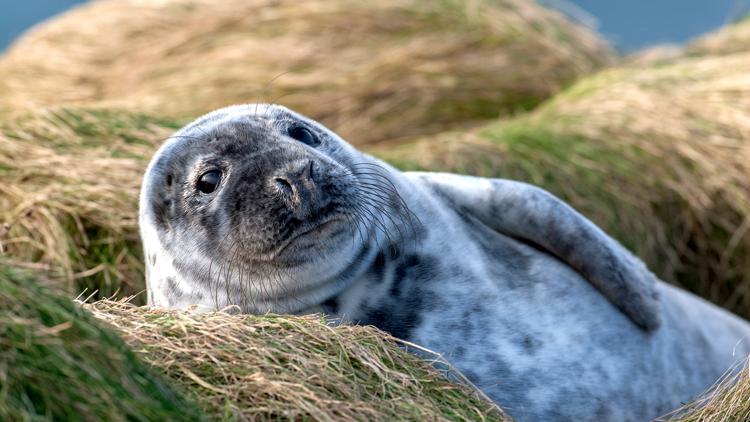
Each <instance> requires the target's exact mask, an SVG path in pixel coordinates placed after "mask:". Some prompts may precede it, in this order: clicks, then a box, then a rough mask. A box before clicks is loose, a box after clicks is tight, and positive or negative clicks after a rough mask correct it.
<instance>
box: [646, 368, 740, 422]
mask: <svg viewBox="0 0 750 422" xmlns="http://www.w3.org/2000/svg"><path fill="white" fill-rule="evenodd" d="M748 398H750V366H748V362H747V361H746V362H745V364H744V365H742V368H734V370H733V371H730V372H728V373H727V374H726V375H725V376H724V377H722V378H721V379H720V380H718V381H717V382H716V384H715V385H714V386H713V387H712V388H711V389H709V391H708V392H706V393H705V394H704V395H703V396H702V397H701V398H699V399H698V400H695V401H694V402H693V403H690V404H688V405H686V406H684V407H683V408H681V409H677V410H675V411H674V412H672V413H670V414H669V415H666V416H665V417H663V418H660V419H658V420H659V421H670V422H698V421H700V422H745V421H747V420H750V400H748Z"/></svg>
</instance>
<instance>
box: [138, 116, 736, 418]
mask: <svg viewBox="0 0 750 422" xmlns="http://www.w3.org/2000/svg"><path fill="white" fill-rule="evenodd" d="M290 124H304V125H305V126H306V127H309V128H311V129H312V130H314V132H315V134H316V136H317V137H318V139H319V140H320V141H321V142H320V145H316V146H315V147H311V146H308V145H302V144H300V143H299V142H296V141H295V140H294V139H290V138H289V137H288V136H286V135H285V134H286V130H287V128H288V127H289V125H290ZM308 162H312V163H313V164H312V166H313V167H312V168H313V169H317V170H315V171H314V173H315V174H316V176H317V179H314V180H313V181H314V183H315V184H316V186H317V188H318V189H319V192H317V191H316V193H315V195H319V196H316V198H317V199H316V201H321V199H320V198H322V196H320V195H323V196H325V200H323V202H320V203H325V206H324V207H320V209H317V208H316V209H312V208H305V207H304V206H301V205H290V203H289V202H288V201H287V202H286V203H285V202H284V199H283V198H280V197H279V196H278V192H275V191H274V190H273V187H272V186H271V185H269V184H268V183H269V182H268V181H269V180H272V177H273V175H274V174H276V173H277V172H288V171H290V170H289V169H290V168H292V167H293V166H301V164H300V163H303V164H305V163H308ZM211 166H220V167H222V168H223V169H225V175H226V177H225V178H223V179H222V185H221V187H220V189H219V190H218V191H217V194H216V195H213V196H206V195H200V194H197V193H196V192H195V189H194V186H195V179H196V177H198V175H199V174H200V172H201V171H202V170H203V169H205V168H209V167H211ZM326 216H328V217H330V216H334V217H340V219H341V220H340V221H338V222H336V223H334V224H332V226H333V227H332V228H330V229H328V230H327V231H326V232H325V233H324V234H322V235H320V236H318V237H315V235H313V239H308V240H303V241H300V242H292V243H291V244H290V245H291V246H289V247H290V248H291V249H290V250H288V251H287V253H286V254H282V255H280V256H277V255H275V251H276V250H277V249H278V246H279V244H284V242H287V241H288V240H289V239H290V238H291V237H292V236H294V235H295V233H298V232H299V231H301V230H303V229H304V228H305V227H307V226H306V225H309V224H312V222H315V221H318V220H319V219H325V218H326ZM140 221H141V235H142V237H143V243H144V251H145V256H146V267H147V282H148V291H149V302H150V303H151V304H153V305H159V306H170V307H181V308H182V307H187V306H189V305H193V304H196V305H198V306H199V308H200V309H221V308H227V307H230V308H231V309H234V310H236V311H241V312H252V313H260V312H269V311H270V312H279V313H305V312H326V313H328V314H330V315H332V316H335V317H338V318H341V319H343V320H344V321H348V322H351V323H361V324H372V325H375V326H377V327H379V328H381V329H383V330H386V331H389V332H391V333H392V334H393V335H395V336H398V337H401V338H404V339H406V340H409V341H413V342H416V343H419V344H422V345H424V346H426V347H428V348H431V349H433V350H435V351H438V352H440V353H442V354H444V355H445V356H446V357H447V358H448V359H449V360H450V361H451V362H452V363H453V364H454V365H455V366H457V367H458V368H459V369H460V370H462V371H463V372H464V373H465V374H466V375H467V376H468V377H469V378H470V379H471V380H472V381H473V382H475V383H476V384H477V385H478V386H479V387H481V388H482V389H483V390H484V391H485V392H486V393H487V394H488V395H490V396H491V397H492V398H493V399H495V400H496V401H497V402H498V403H499V404H500V405H501V406H502V407H504V408H505V409H506V410H507V411H508V412H509V413H510V414H511V415H512V416H513V417H515V418H516V419H517V420H519V421H525V420H576V421H579V420H634V421H639V420H646V419H649V418H653V417H656V416H659V415H661V414H663V413H666V412H667V411H669V410H671V409H673V408H675V407H677V406H679V405H680V404H681V403H684V402H686V401H689V400H690V399H692V398H693V397H695V396H696V395H697V394H698V393H700V392H701V391H703V390H704V389H705V388H707V387H709V386H710V385H711V383H712V382H713V381H714V380H715V379H716V378H718V377H719V376H720V375H721V374H722V373H723V372H724V371H725V370H727V369H728V368H729V367H731V366H732V365H733V364H734V363H735V362H737V361H739V360H741V359H742V358H744V357H745V356H746V355H747V353H748V351H750V347H749V346H750V345H749V344H748V340H747V339H745V336H747V335H748V334H750V326H748V324H747V323H746V322H745V321H742V320H740V319H739V318H736V317H734V316H732V315H730V314H729V313H727V312H725V311H723V310H721V309H719V308H717V307H715V306H713V305H710V304H708V303H707V302H705V301H703V300H701V299H699V298H697V297H695V296H692V295H690V294H688V293H686V292H683V291H681V290H679V289H676V288H673V287H670V286H668V285H666V284H664V283H662V282H660V281H658V280H656V279H655V278H654V277H653V275H652V274H651V273H650V272H649V271H648V270H647V269H646V268H645V267H644V266H643V264H642V263H641V262H640V261H639V260H638V259H637V258H635V257H633V256H632V255H631V254H629V253H628V252H627V251H626V250H625V249H624V248H622V247H621V246H620V245H619V244H617V242H615V241H614V240H612V239H610V238H609V237H608V236H606V235H605V234H604V233H602V232H601V231H600V230H599V229H598V228H596V227H595V226H594V225H593V224H591V223H590V222H589V221H588V220H586V219H585V218H584V217H582V216H580V215H579V214H577V213H576V212H575V211H574V210H572V209H571V208H570V207H568V206H567V205H566V204H564V203H563V202H562V201H559V200H558V199H557V198H554V197H553V196H552V195H550V194H548V193H546V192H544V191H542V190H541V189H538V188H534V187H532V186H529V185H525V184H522V183H518V182H511V181H504V180H489V179H481V178H472V177H467V176H457V175H448V174H434V173H401V172H399V171H397V170H395V169H393V168H392V167H390V166H388V165H387V164H385V163H382V162H380V161H378V160H376V159H374V158H372V157H370V156H367V155H366V154H362V153H360V152H358V151H357V150H356V149H354V148H353V147H351V146H350V145H349V144H348V143H346V142H345V141H343V140H342V139H340V138H339V137H338V136H336V135H335V134H334V133H332V132H330V131H329V130H327V129H326V128H324V127H323V126H322V125H320V124H318V123H317V122H314V121H312V120H309V119H306V118H305V117H303V116H300V115H298V114H296V113H294V112H291V111H289V110H287V109H284V108H283V107H278V106H266V105H248V106H235V107H230V108H226V109H222V110H218V111H216V112H214V113H211V114H209V115H207V116H204V117H202V118H200V119H198V120H197V121H196V122H194V123H192V124H190V125H188V126H186V127H185V128H183V129H182V130H180V131H179V132H178V133H176V134H175V135H174V136H173V137H171V138H170V139H169V140H168V141H167V142H166V143H165V144H164V146H162V148H161V149H160V150H159V151H158V152H157V154H156V155H155V157H154V159H153V161H152V163H151V164H150V166H149V169H148V170H147V173H146V177H145V180H144V186H143V190H142V195H141V210H140ZM297 243H300V244H297Z"/></svg>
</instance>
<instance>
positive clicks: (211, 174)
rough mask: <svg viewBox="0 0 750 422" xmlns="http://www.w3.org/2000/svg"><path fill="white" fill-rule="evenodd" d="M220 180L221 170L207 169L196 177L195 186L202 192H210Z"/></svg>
mask: <svg viewBox="0 0 750 422" xmlns="http://www.w3.org/2000/svg"><path fill="white" fill-rule="evenodd" d="M220 181H221V172H220V171H219V170H209V171H207V172H205V173H203V174H201V176H200V177H199V178H198V184H197V185H196V187H197V188H198V190H199V191H201V192H203V193H211V192H213V191H215V190H216V187H217V186H219V182H220Z"/></svg>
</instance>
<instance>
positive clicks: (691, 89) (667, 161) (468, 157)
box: [382, 53, 750, 316]
mask: <svg viewBox="0 0 750 422" xmlns="http://www.w3.org/2000/svg"><path fill="white" fill-rule="evenodd" d="M748 68H750V54H747V53H741V54H740V53H738V54H733V55H725V56H718V57H696V58H683V59H680V60H677V61H675V62H673V63H671V64H663V65H660V66H656V67H646V68H632V67H629V68H622V69H612V70H608V71H604V72H601V73H600V74H598V75H596V76H593V77H590V78H588V79H585V80H583V81H581V82H579V83H577V84H575V85H574V86H573V87H571V88H570V89H568V90H566V91H564V92H563V93H561V94H559V95H557V96H556V97H555V98H554V99H553V100H552V101H550V102H548V103H547V104H545V105H544V106H542V107H540V108H539V109H538V110H537V111H535V112H534V113H532V114H531V115H528V116H524V117H521V118H518V119H515V120H510V121H505V122H499V123H495V124H492V125H489V126H486V127H483V128H480V129H474V130H469V131H464V132H461V133H453V134H447V135H445V136H442V137H440V138H438V139H435V138H430V139H425V140H423V141H419V142H416V143H414V144H411V145H408V146H404V147H401V148H396V149H391V150H389V151H383V153H382V155H384V156H386V157H390V158H391V159H392V160H393V161H395V162H397V163H400V165H401V166H402V167H404V168H418V169H431V170H447V171H454V172H459V173H473V174H479V175H486V176H500V177H507V178H514V179H520V180H525V181H529V182H531V183H534V184H537V185H540V186H543V187H545V188H547V189H549V190H551V191H553V192H554V193H556V194H558V195H560V196H562V197H563V198H565V199H566V200H568V201H569V202H570V203H572V204H573V205H574V206H575V207H577V208H578V209H579V210H581V211H582V212H583V213H584V214H586V215H588V216H589V217H591V218H592V219H593V220H594V221H595V222H597V223H598V224H599V225H601V226H602V227H604V228H605V230H606V231H608V232H609V233H611V234H613V235H614V236H615V237H617V238H619V239H620V240H621V241H623V242H624V243H625V244H626V245H627V246H629V247H631V248H632V249H634V250H635V251H636V252H637V253H638V254H639V255H640V256H642V257H644V258H645V259H646V260H647V261H648V263H649V265H650V266H651V268H652V269H654V270H655V271H657V272H658V274H659V275H660V276H661V277H662V278H664V279H666V280H670V281H674V282H678V284H682V285H683V286H685V287H688V288H689V289H691V290H693V291H695V292H697V293H699V294H700V295H701V296H704V297H706V298H708V299H710V300H712V301H714V302H716V303H719V304H721V305H723V306H725V307H727V308H729V309H732V310H734V311H736V312H738V313H740V314H742V315H744V316H750V271H748V268H750V179H749V178H748V175H750V141H749V140H750V74H748V72H747V71H746V69H748Z"/></svg>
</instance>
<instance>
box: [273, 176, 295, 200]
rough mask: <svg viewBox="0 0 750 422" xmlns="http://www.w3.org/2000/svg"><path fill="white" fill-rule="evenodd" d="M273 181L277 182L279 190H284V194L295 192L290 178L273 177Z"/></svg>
mask: <svg viewBox="0 0 750 422" xmlns="http://www.w3.org/2000/svg"><path fill="white" fill-rule="evenodd" d="M273 181H274V182H276V187H277V188H279V190H280V191H282V192H283V193H284V195H290V196H291V195H292V194H294V188H293V187H292V184H291V183H289V181H288V180H286V179H284V178H283V177H276V178H274V179H273Z"/></svg>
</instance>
